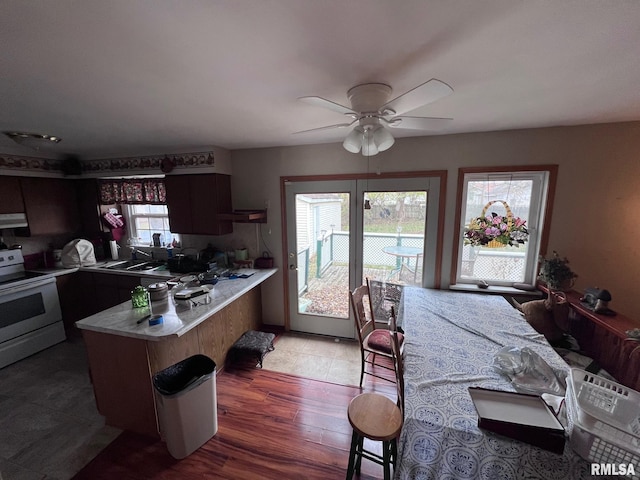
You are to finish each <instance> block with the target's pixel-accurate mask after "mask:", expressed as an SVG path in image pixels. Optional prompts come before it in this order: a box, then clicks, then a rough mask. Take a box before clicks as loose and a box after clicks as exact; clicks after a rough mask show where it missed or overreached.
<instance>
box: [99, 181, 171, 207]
mask: <svg viewBox="0 0 640 480" xmlns="http://www.w3.org/2000/svg"><path fill="white" fill-rule="evenodd" d="M98 185H99V187H100V203H101V204H102V205H110V204H112V203H124V204H150V205H164V204H165V203H166V199H167V195H166V190H165V188H164V180H163V179H162V178H145V179H142V178H141V179H131V178H130V179H114V180H98Z"/></svg>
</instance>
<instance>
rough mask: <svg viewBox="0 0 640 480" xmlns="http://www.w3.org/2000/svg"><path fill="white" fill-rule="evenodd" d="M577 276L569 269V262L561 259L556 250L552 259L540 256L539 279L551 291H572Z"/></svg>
mask: <svg viewBox="0 0 640 480" xmlns="http://www.w3.org/2000/svg"><path fill="white" fill-rule="evenodd" d="M577 276H578V275H576V274H575V273H574V272H573V270H571V268H570V267H569V260H568V259H567V258H566V257H564V258H561V257H560V255H558V252H556V251H555V250H554V252H553V256H552V257H551V258H544V257H543V256H542V255H541V256H540V272H539V274H538V278H540V280H542V281H543V282H545V283H546V284H547V287H548V288H549V290H561V291H566V290H570V289H571V287H573V282H574V281H575V279H576V277H577Z"/></svg>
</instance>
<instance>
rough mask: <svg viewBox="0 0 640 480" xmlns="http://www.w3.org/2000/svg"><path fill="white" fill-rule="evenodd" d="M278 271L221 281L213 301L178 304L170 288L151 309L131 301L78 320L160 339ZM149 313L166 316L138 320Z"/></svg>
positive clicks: (94, 328)
mask: <svg viewBox="0 0 640 480" xmlns="http://www.w3.org/2000/svg"><path fill="white" fill-rule="evenodd" d="M277 271H278V270H277V269H276V268H271V269H268V270H259V271H257V272H256V273H254V274H253V275H251V276H250V277H249V278H236V279H233V280H228V279H224V280H220V281H219V282H218V283H217V284H216V285H215V286H214V287H213V290H212V291H211V292H210V293H209V295H210V296H211V303H209V304H208V305H198V306H195V307H192V308H189V307H185V306H181V305H176V304H175V302H174V301H173V299H172V297H171V291H169V300H168V301H166V302H154V303H153V304H152V306H151V308H132V306H131V301H127V302H124V303H121V304H120V305H116V306H115V307H111V308H109V309H107V310H104V311H102V312H100V313H96V314H95V315H91V316H90V317H87V318H85V319H82V320H80V321H78V322H76V326H77V327H78V328H80V329H84V330H92V331H94V332H101V333H109V334H112V335H119V336H123V337H133V338H140V339H143V340H152V341H159V340H163V339H166V338H167V337H172V336H176V337H179V336H181V335H184V334H185V333H187V332H188V331H189V330H191V329H192V328H194V327H196V326H197V325H199V324H200V323H202V322H203V321H205V320H206V319H207V318H209V317H210V316H211V315H213V314H214V313H216V312H218V311H220V310H222V309H223V308H224V307H226V306H227V305H229V304H230V303H231V302H233V301H234V300H236V299H238V298H240V297H241V296H242V295H244V294H245V293H247V292H248V291H249V290H251V289H252V288H253V287H255V286H256V285H259V284H261V283H262V282H264V281H265V280H266V279H267V278H269V277H271V276H272V275H273V274H275V273H276V272H277ZM150 313H153V314H160V315H162V316H163V323H162V324H160V325H154V326H150V325H149V322H148V321H145V322H142V323H141V324H137V323H136V322H137V321H138V320H140V319H142V318H144V317H146V316H147V315H149V314H150Z"/></svg>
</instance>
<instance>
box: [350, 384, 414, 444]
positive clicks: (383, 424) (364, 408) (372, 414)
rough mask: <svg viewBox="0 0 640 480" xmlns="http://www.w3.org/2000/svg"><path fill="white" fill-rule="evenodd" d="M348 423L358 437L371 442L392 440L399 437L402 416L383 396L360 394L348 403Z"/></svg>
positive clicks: (394, 405) (393, 404) (392, 403)
mask: <svg viewBox="0 0 640 480" xmlns="http://www.w3.org/2000/svg"><path fill="white" fill-rule="evenodd" d="M347 415H348V417H349V423H351V426H352V427H353V429H354V430H355V431H357V432H358V434H359V435H361V436H364V437H367V438H369V439H371V440H378V441H387V440H393V439H394V438H397V437H398V436H399V435H400V430H401V429H402V414H401V413H400V409H399V408H398V406H397V405H396V404H395V403H394V402H392V401H391V400H390V399H389V398H387V397H385V396H384V395H380V394H377V393H362V394H360V395H358V396H357V397H355V398H354V399H353V400H351V402H350V403H349V409H348V410H347Z"/></svg>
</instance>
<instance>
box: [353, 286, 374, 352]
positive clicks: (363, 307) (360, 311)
mask: <svg viewBox="0 0 640 480" xmlns="http://www.w3.org/2000/svg"><path fill="white" fill-rule="evenodd" d="M369 298H370V297H369V287H367V285H360V286H359V287H357V288H356V289H355V290H354V291H353V292H352V293H351V308H352V309H353V316H354V317H355V321H356V330H357V331H358V338H359V340H360V343H362V342H363V340H364V338H365V337H366V336H367V335H368V334H369V333H371V332H372V331H373V329H374V328H375V323H374V320H373V314H372V312H371V304H370V300H369ZM367 310H368V313H369V315H367Z"/></svg>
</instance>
